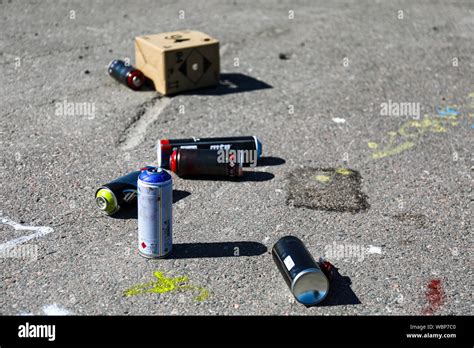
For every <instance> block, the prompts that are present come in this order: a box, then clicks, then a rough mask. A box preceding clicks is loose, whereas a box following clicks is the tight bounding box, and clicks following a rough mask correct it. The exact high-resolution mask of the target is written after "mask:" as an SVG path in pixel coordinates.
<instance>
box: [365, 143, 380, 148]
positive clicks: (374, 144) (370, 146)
mask: <svg viewBox="0 0 474 348" xmlns="http://www.w3.org/2000/svg"><path fill="white" fill-rule="evenodd" d="M367 146H368V147H369V148H371V149H376V148H377V147H378V145H377V143H367Z"/></svg>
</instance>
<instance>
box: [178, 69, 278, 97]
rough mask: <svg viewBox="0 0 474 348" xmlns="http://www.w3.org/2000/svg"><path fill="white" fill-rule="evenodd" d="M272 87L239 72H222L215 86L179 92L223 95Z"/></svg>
mask: <svg viewBox="0 0 474 348" xmlns="http://www.w3.org/2000/svg"><path fill="white" fill-rule="evenodd" d="M268 88H273V87H272V86H270V85H269V84H267V83H265V82H263V81H260V80H257V79H256V78H253V77H251V76H248V75H244V74H240V73H222V74H221V75H220V78H219V84H218V85H217V86H211V87H206V88H201V89H196V90H192V91H186V92H183V93H180V94H185V95H186V94H188V95H225V94H233V93H242V92H251V91H257V90H260V89H268Z"/></svg>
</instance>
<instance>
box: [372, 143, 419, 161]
mask: <svg viewBox="0 0 474 348" xmlns="http://www.w3.org/2000/svg"><path fill="white" fill-rule="evenodd" d="M415 145H416V144H415V143H413V142H411V141H407V142H404V143H402V144H400V145H398V146H395V147H394V148H392V149H390V150H387V151H379V152H375V153H373V154H372V158H373V159H380V158H384V157H387V156H392V155H396V154H399V153H401V152H403V151H405V150H408V149H411V148H412V147H413V146H415Z"/></svg>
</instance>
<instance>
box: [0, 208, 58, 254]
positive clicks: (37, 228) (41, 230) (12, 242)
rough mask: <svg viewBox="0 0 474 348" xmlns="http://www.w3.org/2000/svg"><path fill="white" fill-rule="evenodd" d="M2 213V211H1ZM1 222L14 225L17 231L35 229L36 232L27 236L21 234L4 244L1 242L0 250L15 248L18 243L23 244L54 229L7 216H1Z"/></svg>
mask: <svg viewBox="0 0 474 348" xmlns="http://www.w3.org/2000/svg"><path fill="white" fill-rule="evenodd" d="M0 215H1V212H0ZM0 222H1V223H2V224H4V225H9V226H11V227H13V228H14V229H15V230H16V231H35V233H32V234H29V235H27V236H21V237H18V238H15V239H12V240H9V241H8V242H5V243H3V244H0V252H2V251H4V250H7V249H10V248H13V247H15V246H17V245H20V244H23V243H26V242H28V241H29V240H32V239H34V238H38V237H43V236H45V235H47V234H49V233H51V232H53V231H54V230H53V229H52V228H51V227H47V226H26V225H22V224H19V223H18V222H15V221H13V220H11V219H9V218H7V217H1V219H0Z"/></svg>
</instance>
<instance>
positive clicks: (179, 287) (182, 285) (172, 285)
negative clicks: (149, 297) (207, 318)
mask: <svg viewBox="0 0 474 348" xmlns="http://www.w3.org/2000/svg"><path fill="white" fill-rule="evenodd" d="M153 276H154V277H155V278H156V280H154V281H151V282H148V283H144V284H138V285H135V286H132V287H131V288H129V289H127V290H125V291H124V292H123V295H124V296H126V297H130V296H135V295H142V294H145V293H157V294H164V293H167V292H172V291H185V290H197V291H199V294H198V295H197V296H196V297H195V300H196V301H204V300H205V299H207V298H208V297H209V290H207V289H205V288H203V287H199V286H194V285H188V282H189V278H188V277H186V276H182V277H176V278H168V277H166V276H165V275H164V274H163V272H160V271H155V272H153Z"/></svg>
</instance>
